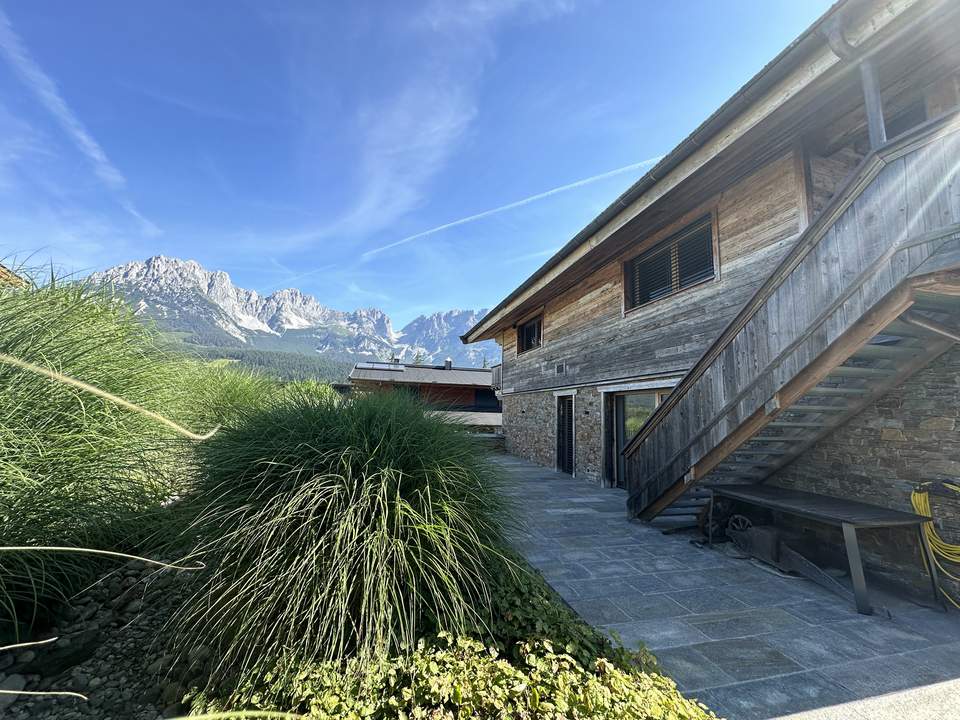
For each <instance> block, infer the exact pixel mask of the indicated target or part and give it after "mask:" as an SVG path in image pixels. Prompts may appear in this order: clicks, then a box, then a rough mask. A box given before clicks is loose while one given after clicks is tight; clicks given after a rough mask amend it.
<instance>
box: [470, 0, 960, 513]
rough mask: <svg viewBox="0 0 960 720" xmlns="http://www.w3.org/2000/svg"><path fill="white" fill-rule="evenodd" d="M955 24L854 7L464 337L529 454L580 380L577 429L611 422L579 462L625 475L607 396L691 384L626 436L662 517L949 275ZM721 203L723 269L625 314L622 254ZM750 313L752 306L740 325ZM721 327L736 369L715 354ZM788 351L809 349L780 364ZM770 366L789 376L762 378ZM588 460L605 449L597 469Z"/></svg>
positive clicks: (928, 2) (869, 2)
mask: <svg viewBox="0 0 960 720" xmlns="http://www.w3.org/2000/svg"><path fill="white" fill-rule="evenodd" d="M958 28H960V6H957V5H956V4H955V3H949V2H944V1H943V0H898V1H896V2H880V1H873V0H866V1H862V2H847V3H839V4H838V5H836V6H835V7H834V8H833V9H831V11H829V12H828V13H827V15H825V16H824V17H823V18H822V19H821V20H820V21H818V23H816V24H815V25H814V26H813V27H812V28H811V29H810V30H809V31H807V33H805V34H804V35H803V36H801V38H799V39H798V40H797V41H796V42H795V43H793V44H792V45H791V46H790V47H789V48H788V49H787V50H785V51H784V53H782V54H781V55H780V56H779V57H778V58H777V59H775V61H774V62H772V63H771V64H770V65H769V66H768V67H767V68H765V69H764V71H763V72H762V73H761V74H760V75H758V76H757V78H754V79H753V80H752V81H751V82H750V83H748V84H747V86H745V87H744V89H743V90H741V92H740V93H738V95H737V96H735V97H734V98H732V99H731V100H730V101H728V103H726V104H725V105H724V106H723V107H722V108H721V109H720V110H718V111H717V113H715V114H714V115H713V116H711V118H709V119H708V120H707V121H706V122H705V123H704V125H703V126H701V128H699V129H698V130H697V131H695V132H694V133H693V134H692V135H691V137H690V138H688V140H686V141H684V143H682V144H681V146H679V147H678V148H677V149H676V150H674V151H673V152H672V153H670V155H668V156H667V158H665V160H664V161H662V162H661V163H660V164H659V165H658V166H657V167H655V168H654V169H653V170H652V171H651V173H650V174H648V176H645V177H644V178H643V179H641V180H640V181H639V182H638V183H637V184H635V185H634V186H633V187H632V188H630V189H629V190H628V191H627V192H626V193H624V195H623V196H622V197H621V198H620V199H618V201H617V202H616V203H614V205H612V206H611V208H609V209H608V210H607V211H605V212H604V213H603V214H602V215H601V216H600V217H599V218H598V219H597V220H596V221H594V222H593V223H591V224H590V225H589V226H588V227H587V228H585V229H584V231H582V232H581V233H580V234H578V235H577V236H576V237H575V238H574V239H573V240H571V241H570V243H568V244H567V245H566V246H565V247H564V248H563V249H562V250H561V251H560V252H559V253H558V254H557V255H556V256H555V257H553V258H551V259H550V260H549V261H548V262H547V263H546V264H545V265H544V267H543V268H541V269H540V270H538V271H537V273H535V274H534V275H533V276H532V277H531V278H530V279H529V280H527V281H526V282H525V283H524V284H523V285H521V286H520V287H519V288H518V289H517V290H516V291H514V292H513V293H512V294H511V295H510V296H509V297H508V298H507V299H505V300H504V301H503V302H501V303H500V304H499V305H498V306H497V307H496V308H494V310H492V311H491V312H490V313H489V314H488V315H487V317H485V318H484V319H483V320H482V321H481V322H480V323H478V324H477V326H476V327H475V328H473V329H472V330H471V331H470V332H468V333H467V334H466V335H465V336H464V341H465V342H472V341H476V340H482V339H488V338H495V339H496V340H497V341H498V342H499V343H500V345H501V346H502V349H503V361H502V368H501V383H500V384H501V393H502V396H503V400H504V408H505V422H504V432H505V434H506V436H507V442H508V448H509V447H510V441H511V433H513V434H514V435H515V436H516V437H518V438H523V441H522V442H517V443H516V444H515V446H514V448H513V450H514V451H515V452H519V453H520V454H527V456H528V457H532V458H534V459H537V460H538V461H541V462H547V463H549V460H548V458H549V457H550V456H551V452H549V448H547V449H544V448H535V449H529V450H528V448H527V447H526V446H527V445H530V444H531V442H530V441H529V438H530V437H531V436H532V435H533V433H535V432H536V431H537V428H540V430H539V431H540V432H542V433H545V434H547V433H549V432H550V427H553V428H554V430H555V428H556V425H555V423H554V422H547V421H546V419H545V417H544V413H543V408H544V407H546V406H547V405H549V406H550V407H553V408H555V407H556V405H555V402H554V401H553V400H552V399H550V398H548V399H547V400H542V399H540V398H541V396H544V395H556V394H559V393H563V392H567V391H571V392H573V391H579V392H580V393H581V396H580V399H578V401H577V402H578V404H579V406H580V407H582V408H588V409H585V410H584V411H583V412H582V413H577V414H576V417H575V422H576V423H578V424H579V425H581V426H582V425H584V424H586V423H593V424H596V425H597V426H598V427H597V428H596V429H595V431H594V430H591V431H590V432H585V431H581V430H580V429H577V430H576V431H575V435H576V437H577V443H576V445H577V447H576V454H577V458H576V459H575V461H574V467H575V470H574V472H575V473H576V474H586V475H596V476H598V477H600V478H601V479H606V480H610V474H611V472H612V469H613V468H614V466H615V465H616V464H617V462H618V460H617V457H616V454H617V453H616V452H612V451H611V448H610V440H609V438H608V436H609V434H610V429H609V422H610V408H609V407H607V403H606V398H607V397H608V392H610V391H611V389H615V388H624V389H625V390H624V392H626V391H628V390H626V389H629V388H639V387H644V386H646V385H648V384H650V385H651V386H657V385H656V381H658V380H662V381H663V383H664V384H663V387H667V386H669V385H670V384H672V383H673V382H675V380H674V379H676V378H680V377H684V380H683V381H682V382H681V384H680V386H679V388H678V390H677V391H676V392H675V393H673V395H671V396H670V397H669V398H668V399H667V401H666V402H664V403H663V404H662V405H661V406H660V408H659V409H657V411H656V412H655V414H654V416H653V417H652V418H651V419H650V421H648V423H647V425H646V426H645V427H644V428H643V431H642V432H641V433H640V434H639V435H638V436H637V437H636V438H635V439H634V440H633V441H632V442H631V443H630V444H629V447H628V448H626V453H625V456H626V458H627V463H626V464H627V469H626V473H627V475H628V482H627V483H626V484H627V485H628V488H629V489H630V492H631V501H630V505H631V509H632V510H634V511H635V512H642V511H646V510H647V508H649V507H651V505H652V504H653V503H654V502H655V501H656V500H657V499H658V498H660V497H661V496H663V495H664V493H676V492H679V491H682V489H683V488H684V487H685V486H686V483H687V482H689V481H690V480H691V479H693V478H694V477H697V478H700V477H703V476H704V475H705V474H706V472H707V471H708V470H707V465H708V464H711V463H712V467H711V468H710V469H711V470H712V469H716V468H717V466H718V464H719V460H720V459H721V458H720V455H723V452H727V453H728V454H729V452H730V451H732V449H734V448H735V447H737V446H738V444H742V443H743V442H746V441H747V440H748V439H749V437H751V433H750V432H748V430H751V431H752V432H753V433H755V432H757V431H758V430H759V428H760V427H762V423H759V422H758V421H755V422H756V423H757V424H756V425H755V426H754V425H749V426H747V427H746V428H744V427H742V426H743V425H744V423H746V422H747V421H748V420H749V419H750V418H751V417H752V414H753V413H756V412H759V410H758V408H759V409H760V410H762V409H763V408H764V407H766V408H767V414H766V415H765V417H767V416H770V412H769V410H770V403H771V401H772V400H773V399H774V396H775V395H776V394H777V392H779V388H781V387H782V386H784V385H785V384H786V383H789V382H791V381H792V380H793V379H794V378H795V377H796V376H798V375H802V374H803V373H804V372H805V371H806V370H807V368H808V366H810V365H811V364H814V363H817V362H820V363H821V365H822V367H820V370H821V371H826V370H828V369H829V368H828V367H827V365H828V364H829V363H828V362H827V361H825V360H818V358H819V354H822V353H824V352H827V350H828V349H829V348H830V347H831V343H833V342H836V341H837V339H838V338H841V337H843V336H845V333H847V332H849V331H850V328H853V327H860V326H859V325H858V323H861V324H862V323H864V322H874V321H875V320H869V318H872V317H873V315H871V313H872V312H873V311H874V309H875V307H876V306H877V304H878V303H880V302H881V301H885V299H886V298H887V296H888V295H889V294H890V293H893V292H907V290H904V289H903V288H904V287H907V286H909V287H914V286H913V285H912V284H911V283H914V282H915V280H914V279H911V278H912V277H913V275H914V274H924V273H926V272H936V271H940V270H949V269H950V268H951V267H952V265H951V260H950V256H948V255H943V256H942V257H941V256H938V257H941V260H933V259H932V258H933V256H934V255H935V254H936V252H935V250H934V246H935V245H936V247H938V248H939V247H941V245H942V243H943V242H944V241H945V239H947V240H949V237H950V236H949V233H948V234H947V235H943V234H939V235H936V237H934V236H933V235H930V236H929V237H927V236H925V235H924V234H923V233H926V232H930V233H939V232H940V231H941V230H943V228H948V229H949V227H950V223H951V222H957V221H960V218H957V219H955V220H952V219H951V217H952V216H949V213H947V214H944V215H942V217H940V216H938V217H940V219H939V220H937V221H933V220H928V219H927V217H928V215H929V207H928V206H927V205H923V204H922V203H923V202H924V200H923V198H922V197H921V198H919V199H918V198H917V197H915V196H914V195H912V194H911V193H921V194H922V195H923V196H925V197H929V198H937V199H935V200H930V202H932V203H934V204H936V205H937V207H940V205H942V204H943V203H946V205H949V202H948V200H946V199H944V198H945V197H946V196H942V195H938V194H937V193H942V192H946V193H948V194H949V192H952V190H951V189H950V188H952V187H953V186H952V185H951V184H950V183H951V182H952V180H950V181H944V182H946V186H945V188H942V187H939V186H937V182H938V180H939V179H942V178H952V175H951V173H952V172H953V170H954V166H953V162H954V160H956V161H957V162H960V158H953V156H952V153H953V152H954V150H953V148H954V146H955V144H954V143H953V141H952V139H951V138H952V137H953V135H952V133H953V127H954V126H953V122H954V121H953V119H952V117H953V116H952V115H951V113H952V112H953V111H954V110H955V108H957V107H958V105H960V33H958V32H957V29H958ZM888 130H889V132H888ZM878 133H881V135H880V136H878ZM887 134H889V135H890V137H891V139H890V140H887V138H886V135H887ZM894 136H897V137H894ZM928 161H929V163H932V164H930V165H929V166H928V165H927V164H925V163H927V162H928ZM891 198H893V200H891ZM904 198H909V204H904V203H906V200H904ZM901 201H902V202H901ZM890 202H894V203H895V204H896V203H898V202H899V203H900V204H901V205H904V207H903V208H901V210H902V212H894V211H892V210H890V208H889V207H888V203H890ZM918 203H920V205H918ZM865 208H867V209H865ZM705 215H709V216H710V217H711V219H712V223H713V238H714V242H715V277H714V279H712V280H710V281H707V282H703V283H701V284H699V285H697V286H695V287H691V288H689V289H685V290H682V291H680V292H678V293H677V294H675V295H671V296H670V297H665V298H663V299H660V300H656V301H654V302H650V303H648V304H644V305H641V306H640V307H637V308H635V309H631V310H628V309H626V308H627V306H626V304H625V302H624V291H625V288H624V279H623V268H624V262H625V261H627V260H629V259H631V258H633V257H636V256H638V255H639V254H641V253H643V252H645V251H646V250H648V249H649V248H651V247H653V246H655V245H656V244H657V243H658V242H660V241H661V240H663V239H664V238H668V237H670V236H671V235H673V234H674V233H676V232H677V231H678V230H680V229H681V228H683V227H685V226H686V225H688V224H689V223H691V222H692V221H694V220H697V219H698V218H702V217H703V216H705ZM938 222H939V223H940V224H937V223H938ZM920 228H923V229H920ZM908 230H909V232H908ZM891 233H893V234H892V235H891ZM841 238H842V239H843V241H844V242H845V243H847V244H845V245H843V248H845V250H844V252H847V253H849V254H850V257H847V255H844V254H841V248H840V245H839V243H840V240H841ZM924 243H927V244H924ZM931 243H932V244H931ZM831 253H832V254H831ZM801 256H802V257H803V258H804V260H803V261H802V262H801V261H799V260H798V258H799V257H801ZM798 262H799V265H797V263H798ZM925 262H926V263H933V264H932V265H931V264H928V265H924V263H925ZM785 263H786V265H785ZM874 263H879V264H880V265H879V266H877V267H874ZM788 265H789V267H790V271H789V272H786V271H785V270H784V268H785V267H787V266H788ZM934 265H936V267H934ZM798 267H800V268H802V269H797V268H798ZM775 270H776V272H777V274H776V275H774V274H772V273H774V271H775ZM874 271H875V272H876V275H864V273H873V272H874ZM804 273H805V274H804ZM830 273H832V275H831V274H830ZM838 273H839V275H838ZM861 276H862V277H861ZM917 282H919V281H917ZM855 285H856V287H854V286H855ZM784 288H785V289H784ZM910 292H913V291H910ZM761 297H762V298H764V299H765V300H764V302H769V303H771V304H770V305H769V306H765V305H764V303H762V302H760V301H759V300H758V298H761ZM758 303H760V304H759V305H758ZM828 310H829V312H833V313H835V315H834V316H833V317H831V318H830V319H829V320H828V314H829V313H828ZM747 312H750V313H754V315H751V316H750V318H754V317H755V319H753V320H752V322H749V323H747V325H746V326H745V327H747V329H746V330H745V331H744V332H745V334H743V335H740V334H738V332H739V331H738V332H734V330H733V329H734V328H738V327H739V326H738V323H743V322H744V320H743V318H744V313H747ZM535 317H541V318H542V341H541V342H540V343H539V346H538V347H534V348H533V349H530V350H527V351H525V352H522V353H518V352H517V327H518V326H519V325H521V324H523V323H524V322H525V321H528V320H529V319H531V318H535ZM863 318H868V320H863ZM940 319H942V318H940ZM823 323H827V324H826V325H824V324H823ZM870 328H871V329H874V330H876V328H875V327H874V326H873V325H871V326H870ZM805 332H809V337H810V338H811V339H810V340H809V343H810V344H807V345H804V344H803V341H801V340H800V339H799V338H800V337H801V335H802V334H803V333H805ZM731 333H733V334H732V335H731ZM858 337H859V336H858ZM864 337H865V336H864ZM724 338H726V339H727V340H729V342H730V345H729V347H727V346H724V348H723V349H722V352H721V355H722V360H720V361H718V362H719V363H720V364H719V365H711V364H709V363H711V362H713V359H712V358H713V355H712V353H715V352H716V348H717V343H718V342H721V341H722V340H723V339H724ZM761 341H762V343H765V344H757V343H760V342H761ZM868 341H869V338H866V337H865V339H863V342H868ZM934 345H937V343H934ZM788 350H789V351H790V352H794V351H796V355H795V356H791V358H790V359H789V360H784V362H783V363H780V360H781V359H783V353H784V352H787V351H788ZM830 359H831V361H835V365H839V364H841V363H842V362H844V360H845V359H844V358H841V357H840V355H835V356H831V358H830ZM705 363H706V365H705ZM771 363H774V364H777V369H775V370H774V369H772V368H771ZM764 368H767V369H769V370H770V372H771V373H772V374H771V375H770V377H767V378H764V379H761V377H760V376H761V375H763V370H764ZM692 369H693V370H694V373H693V374H691V370H692ZM811 372H813V371H811ZM845 372H848V373H849V372H851V371H849V370H847V371H845ZM696 373H702V375H697V376H696V378H694V375H695V374H696ZM815 375H816V373H815V372H813V374H811V375H807V380H808V381H809V380H811V379H813V378H814V377H815ZM695 379H696V380H698V382H697V383H695V382H694V380H695ZM753 382H757V383H760V384H759V385H757V386H756V387H754V386H752V385H750V383H753ZM731 383H733V384H731ZM741 383H742V385H741ZM764 383H766V384H764ZM814 384H816V383H814ZM657 387H659V386H657ZM707 388H709V389H707ZM794 389H796V388H794ZM588 393H590V394H589V395H588ZM711 393H713V395H711ZM751 393H752V394H751ZM747 395H749V400H747V399H745V398H746V396H747ZM526 398H529V400H528V399H526ZM731 413H732V414H731ZM744 413H746V414H744ZM773 417H775V415H774V416H773ZM524 423H526V425H527V426H526V427H523V424H524ZM738 428H739V430H738ZM737 432H739V433H740V435H736V433H737ZM731 438H732V439H731ZM591 443H593V445H594V446H593V447H590V444H591ZM603 443H606V444H605V445H604V446H603V447H600V445H601V444H603ZM718 447H722V448H723V451H722V452H719V453H718V452H717V448H718ZM581 453H583V454H585V455H590V456H591V457H598V458H602V462H601V463H600V464H599V466H597V467H592V466H591V467H587V466H588V465H589V463H587V462H583V461H581ZM711 453H713V454H711ZM705 458H706V459H707V464H704V463H703V461H704V459H705ZM714 461H716V462H714ZM698 463H700V465H699V468H698V469H697V470H696V472H694V468H695V467H697V466H698ZM594 464H596V463H594ZM585 468H587V469H588V470H589V472H582V471H583V470H584V469H585Z"/></svg>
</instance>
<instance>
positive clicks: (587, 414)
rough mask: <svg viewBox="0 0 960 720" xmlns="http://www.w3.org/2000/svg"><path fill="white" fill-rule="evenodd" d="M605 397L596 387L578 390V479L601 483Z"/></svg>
mask: <svg viewBox="0 0 960 720" xmlns="http://www.w3.org/2000/svg"><path fill="white" fill-rule="evenodd" d="M602 400H603V397H602V395H601V393H600V391H599V390H597V388H595V387H588V388H578V389H577V399H576V403H575V404H574V411H575V428H574V433H575V434H576V438H577V439H576V443H575V446H574V449H575V450H576V453H577V457H576V461H575V462H576V471H577V477H579V478H583V479H585V480H593V481H595V482H599V480H600V472H601V470H600V467H601V458H602V456H603V434H602V433H603V427H602V418H603V413H602V411H601V408H602V405H601V403H602Z"/></svg>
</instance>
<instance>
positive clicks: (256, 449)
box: [174, 385, 501, 684]
mask: <svg viewBox="0 0 960 720" xmlns="http://www.w3.org/2000/svg"><path fill="white" fill-rule="evenodd" d="M198 453H199V457H200V460H201V467H200V472H199V473H198V484H197V487H195V488H194V491H193V495H192V498H191V499H190V500H189V502H187V503H186V506H187V507H193V508H194V509H195V510H194V511H195V513H196V519H195V521H194V522H193V523H192V524H191V526H190V529H189V531H188V537H190V538H196V539H197V542H198V545H197V547H196V550H195V556H196V557H197V558H198V559H200V560H201V561H203V562H204V563H206V564H207V565H208V566H209V567H211V571H210V572H209V573H207V574H206V575H204V576H203V577H202V579H201V580H200V581H199V584H198V587H197V588H196V592H195V594H194V595H193V597H192V600H191V601H190V602H188V603H187V604H186V605H185V607H184V608H183V610H182V611H181V613H180V614H179V615H178V616H177V618H175V623H174V629H175V632H174V644H175V649H176V650H177V652H178V654H179V655H180V656H181V657H189V656H190V655H191V652H190V651H191V649H193V648H195V646H196V645H198V644H201V645H203V646H205V647H206V648H208V650H209V651H210V652H211V653H212V657H213V658H215V659H216V662H215V663H214V666H213V667H212V668H211V669H210V672H211V677H212V680H213V681H214V683H217V682H219V683H221V684H222V683H223V681H225V680H229V679H230V678H232V677H235V674H236V673H241V674H245V673H246V674H249V673H256V672H257V671H258V670H259V669H263V668H271V667H274V666H275V665H276V663H277V662H278V660H279V659H280V658H281V657H283V656H286V655H292V656H295V657H298V658H300V660H301V662H307V663H309V662H313V661H323V660H330V661H336V662H339V661H340V660H342V659H343V658H346V657H353V658H355V659H356V660H355V662H357V663H359V664H360V665H363V664H364V663H367V662H375V661H377V660H378V659H382V658H385V657H388V656H389V655H390V654H391V653H397V652H399V651H400V650H401V649H402V648H403V647H405V646H406V647H412V646H413V645H414V643H415V642H416V640H417V638H419V637H421V636H423V635H424V634H429V633H433V632H436V631H439V630H450V631H462V630H464V629H465V628H467V627H473V626H476V625H483V624H484V623H487V622H489V609H490V592H489V576H488V569H489V567H490V559H491V557H492V556H493V555H495V553H496V550H495V548H496V547H499V543H500V533H499V520H500V517H501V508H500V505H499V501H498V495H497V493H496V487H495V478H496V473H495V471H494V469H493V468H492V467H491V465H490V464H489V461H488V460H487V459H486V457H485V455H484V454H483V453H482V451H481V450H479V448H478V447H477V446H476V445H475V444H474V443H473V441H471V440H470V439H469V438H468V437H466V436H465V435H464V434H463V432H462V431H461V429H460V428H458V427H457V426H455V425H452V424H448V423H446V422H444V421H443V420H441V419H440V418H437V417H435V416H431V415H430V414H429V413H425V412H424V408H423V407H422V406H420V405H419V404H417V403H415V402H413V401H412V400H411V399H410V398H408V397H405V396H402V395H397V394H389V393H382V394H380V393H378V394H369V395H358V396H355V397H352V398H349V399H346V400H343V399H341V398H339V397H338V396H336V395H335V394H334V393H332V392H331V391H330V390H329V389H327V388H323V387H321V386H317V385H305V386H304V385H294V386H290V387H288V388H285V389H284V391H283V392H282V393H279V394H277V395H274V396H272V397H271V398H270V399H269V400H268V401H267V402H265V403H263V404H262V405H258V406H254V407H250V408H248V409H246V410H245V411H243V410H241V411H240V412H238V413H237V415H236V416H234V417H233V418H232V419H231V420H229V421H228V422H227V423H226V424H225V425H224V426H223V427H222V428H221V430H220V432H219V433H218V434H217V435H216V436H215V437H214V438H212V439H211V440H209V441H207V442H205V443H203V444H202V445H200V446H199V447H198Z"/></svg>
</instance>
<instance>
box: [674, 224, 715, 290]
mask: <svg viewBox="0 0 960 720" xmlns="http://www.w3.org/2000/svg"><path fill="white" fill-rule="evenodd" d="M677 255H678V257H679V260H678V265H679V268H680V287H681V288H685V287H689V286H690V285H696V284H697V283H698V282H703V281H704V280H709V279H710V278H712V277H713V232H712V229H711V227H710V226H709V225H707V226H706V227H705V228H703V229H701V230H698V231H697V232H696V233H694V234H693V235H690V236H688V237H686V238H684V239H683V240H681V241H680V242H679V243H678V244H677Z"/></svg>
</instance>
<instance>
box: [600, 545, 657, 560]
mask: <svg viewBox="0 0 960 720" xmlns="http://www.w3.org/2000/svg"><path fill="white" fill-rule="evenodd" d="M601 552H602V553H603V555H604V556H605V557H608V558H610V559H611V560H635V561H637V562H645V561H647V560H649V559H650V558H652V557H653V556H652V555H651V554H650V553H649V552H647V551H646V550H645V549H644V548H642V547H640V545H639V544H638V543H630V544H629V545H617V546H615V547H605V548H602V549H601Z"/></svg>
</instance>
